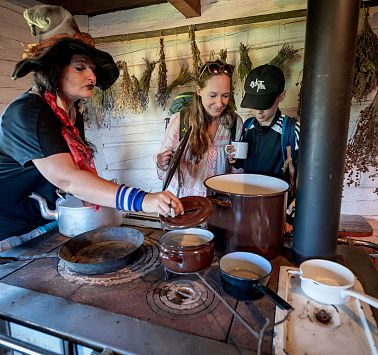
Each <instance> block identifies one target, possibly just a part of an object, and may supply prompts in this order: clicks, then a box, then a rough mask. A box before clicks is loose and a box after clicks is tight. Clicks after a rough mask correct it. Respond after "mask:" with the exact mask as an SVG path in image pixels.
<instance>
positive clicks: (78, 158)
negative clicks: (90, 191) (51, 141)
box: [44, 91, 97, 174]
mask: <svg viewBox="0 0 378 355" xmlns="http://www.w3.org/2000/svg"><path fill="white" fill-rule="evenodd" d="M44 96H45V99H46V102H47V103H48V104H49V106H50V107H51V109H52V110H53V111H54V113H55V115H56V116H57V117H58V118H59V120H60V122H61V123H62V135H63V137H64V139H65V140H66V142H67V145H68V147H69V148H70V151H71V154H72V156H73V160H74V162H75V164H76V166H77V167H78V168H80V169H83V170H87V171H90V172H92V173H96V174H97V171H96V168H95V165H94V159H93V150H92V148H90V147H88V145H87V144H85V143H84V142H83V140H82V139H81V137H80V134H79V130H78V129H77V128H76V127H75V125H74V124H73V122H72V121H71V118H70V117H69V115H68V114H67V112H65V111H64V110H63V109H62V108H60V107H59V106H58V104H57V103H56V96H55V95H53V94H52V93H51V92H49V91H45V94H44Z"/></svg>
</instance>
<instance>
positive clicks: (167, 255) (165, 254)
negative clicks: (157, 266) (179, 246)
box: [160, 250, 183, 264]
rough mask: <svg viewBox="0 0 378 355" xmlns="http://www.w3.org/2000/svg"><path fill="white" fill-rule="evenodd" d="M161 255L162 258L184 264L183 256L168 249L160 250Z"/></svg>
mask: <svg viewBox="0 0 378 355" xmlns="http://www.w3.org/2000/svg"><path fill="white" fill-rule="evenodd" d="M160 257H161V258H162V259H169V260H171V261H175V262H178V263H180V264H182V260H183V259H182V257H181V256H180V255H177V254H175V253H170V252H166V251H163V250H162V251H160Z"/></svg>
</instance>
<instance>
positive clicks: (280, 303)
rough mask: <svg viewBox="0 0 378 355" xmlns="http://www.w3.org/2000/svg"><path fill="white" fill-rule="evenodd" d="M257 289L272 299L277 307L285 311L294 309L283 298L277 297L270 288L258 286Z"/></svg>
mask: <svg viewBox="0 0 378 355" xmlns="http://www.w3.org/2000/svg"><path fill="white" fill-rule="evenodd" d="M255 287H256V288H257V289H258V290H259V291H261V292H262V293H263V294H264V295H266V296H267V297H268V298H270V300H271V301H273V302H274V303H275V304H276V306H278V307H280V308H281V309H283V310H287V311H288V310H290V309H293V307H292V306H291V305H290V304H289V303H287V302H286V301H285V300H284V299H283V298H281V297H280V296H278V295H277V293H275V292H274V291H272V290H271V289H270V288H268V287H266V286H264V285H261V284H259V283H258V284H256V285H255Z"/></svg>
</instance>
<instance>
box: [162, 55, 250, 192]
mask: <svg viewBox="0 0 378 355" xmlns="http://www.w3.org/2000/svg"><path fill="white" fill-rule="evenodd" d="M233 69H234V67H233V66H232V65H230V64H227V63H223V62H221V61H220V60H217V61H215V62H207V63H205V64H204V65H203V67H202V68H201V70H200V74H199V77H198V79H197V85H196V92H195V94H194V98H193V102H192V104H191V105H190V106H189V107H187V108H185V109H183V110H182V111H181V112H178V113H176V114H174V115H173V116H172V117H171V119H170V121H169V124H168V127H167V130H166V132H165V135H164V138H163V143H162V147H161V150H160V151H161V153H159V154H158V155H157V156H156V159H155V162H156V166H157V172H158V176H159V178H160V179H162V180H163V179H164V178H165V176H166V173H167V171H168V166H169V163H170V161H171V159H172V157H173V154H174V152H175V151H176V150H177V147H178V145H179V141H180V131H181V125H182V124H183V123H184V124H185V125H186V126H188V127H189V126H190V127H192V131H191V134H190V137H189V142H188V144H187V147H186V149H185V152H184V154H183V156H182V158H181V161H180V164H179V165H178V169H177V170H176V172H175V174H174V176H173V179H172V182H171V183H170V185H169V187H168V189H169V190H170V191H171V192H173V193H175V194H176V195H177V196H178V197H184V196H193V195H196V196H206V187H205V186H204V184H203V182H204V181H205V180H206V179H207V178H208V177H211V176H214V175H218V174H224V173H226V172H227V171H231V167H230V165H229V163H228V160H227V154H226V153H225V151H224V148H225V146H226V145H227V144H229V143H230V141H231V131H232V130H234V131H235V137H234V138H233V139H234V140H239V138H240V136H241V130H242V126H243V121H242V119H241V118H240V117H239V116H238V115H237V114H236V113H235V111H234V110H233V109H232V107H231V105H230V95H231V78H232V72H233Z"/></svg>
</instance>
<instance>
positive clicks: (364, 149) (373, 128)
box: [345, 93, 378, 194]
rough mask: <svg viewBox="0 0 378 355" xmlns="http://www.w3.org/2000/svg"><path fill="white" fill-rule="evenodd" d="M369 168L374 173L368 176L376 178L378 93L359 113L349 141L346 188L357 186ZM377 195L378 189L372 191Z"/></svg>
mask: <svg viewBox="0 0 378 355" xmlns="http://www.w3.org/2000/svg"><path fill="white" fill-rule="evenodd" d="M369 167H371V168H374V169H375V172H374V173H373V174H371V175H370V176H369V178H370V179H372V180H373V181H374V179H375V178H376V177H377V176H378V93H377V94H376V95H375V98H374V100H373V102H372V103H371V104H370V105H369V106H367V107H366V108H365V109H364V110H362V111H361V112H360V115H359V117H358V119H357V125H356V131H355V133H354V135H353V137H352V138H351V139H350V140H349V142H348V145H347V149H346V161H345V174H346V184H347V185H348V186H352V185H354V186H356V187H357V186H359V185H360V183H361V175H362V174H363V173H366V172H367V171H368V169H369ZM374 192H375V193H376V194H378V189H375V191H374Z"/></svg>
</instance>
